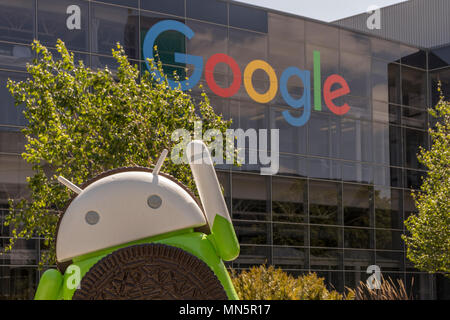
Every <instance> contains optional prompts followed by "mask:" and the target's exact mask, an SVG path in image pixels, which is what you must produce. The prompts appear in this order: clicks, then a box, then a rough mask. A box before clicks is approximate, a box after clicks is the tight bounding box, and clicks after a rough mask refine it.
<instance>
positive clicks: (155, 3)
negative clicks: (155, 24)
mask: <svg viewBox="0 0 450 320" xmlns="http://www.w3.org/2000/svg"><path fill="white" fill-rule="evenodd" d="M141 9H144V10H151V11H156V12H162V13H169V14H173V15H176V16H184V11H185V9H184V0H151V1H148V0H141Z"/></svg>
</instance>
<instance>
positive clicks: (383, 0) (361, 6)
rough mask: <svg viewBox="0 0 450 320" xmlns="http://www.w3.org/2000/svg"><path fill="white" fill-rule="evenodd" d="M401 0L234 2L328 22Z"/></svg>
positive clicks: (240, 0)
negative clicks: (374, 6)
mask: <svg viewBox="0 0 450 320" xmlns="http://www.w3.org/2000/svg"><path fill="white" fill-rule="evenodd" d="M403 1H405V0H237V1H236V2H244V3H248V4H252V5H256V6H260V7H264V8H270V9H274V10H279V11H284V12H289V13H292V14H297V15H300V16H304V17H308V18H313V19H317V20H322V21H326V22H330V21H335V20H338V19H342V18H346V17H349V16H353V15H355V14H359V13H363V12H366V11H367V9H368V8H369V7H370V6H372V5H376V6H378V7H380V8H382V7H386V6H390V5H393V4H396V3H399V2H403Z"/></svg>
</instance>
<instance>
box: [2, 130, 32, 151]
mask: <svg viewBox="0 0 450 320" xmlns="http://www.w3.org/2000/svg"><path fill="white" fill-rule="evenodd" d="M19 130H20V129H19V128H8V127H0V152H4V153H12V154H17V155H19V154H21V153H22V152H23V151H25V147H24V146H25V143H26V139H25V135H24V134H23V133H22V132H21V131H19Z"/></svg>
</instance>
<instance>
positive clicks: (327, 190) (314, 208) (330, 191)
mask: <svg viewBox="0 0 450 320" xmlns="http://www.w3.org/2000/svg"><path fill="white" fill-rule="evenodd" d="M340 186H341V185H340V184H339V183H334V182H322V181H310V182H309V222H310V223H316V224H341V223H342V222H341V221H342V220H341V217H340V204H341V192H340Z"/></svg>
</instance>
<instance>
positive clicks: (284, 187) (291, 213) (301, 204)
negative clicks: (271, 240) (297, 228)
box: [272, 177, 307, 222]
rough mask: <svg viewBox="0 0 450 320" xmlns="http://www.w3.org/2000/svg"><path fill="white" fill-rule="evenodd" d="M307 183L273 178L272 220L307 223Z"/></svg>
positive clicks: (299, 180)
mask: <svg viewBox="0 0 450 320" xmlns="http://www.w3.org/2000/svg"><path fill="white" fill-rule="evenodd" d="M306 201H307V192H306V181H305V180H303V179H291V178H279V177H273V178H272V219H273V221H282V222H306V216H305V215H306V208H305V204H306Z"/></svg>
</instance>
